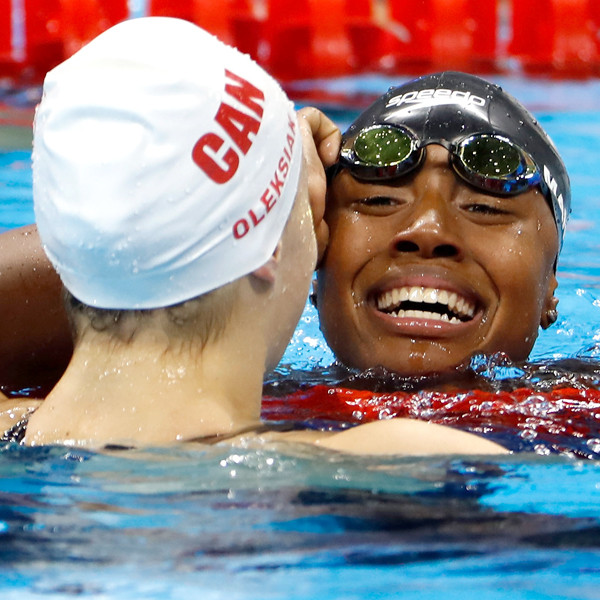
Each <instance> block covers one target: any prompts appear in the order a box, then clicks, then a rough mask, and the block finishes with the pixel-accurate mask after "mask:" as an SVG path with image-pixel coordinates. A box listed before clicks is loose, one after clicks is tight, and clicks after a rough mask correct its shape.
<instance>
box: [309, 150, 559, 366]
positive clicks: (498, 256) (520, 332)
mask: <svg viewBox="0 0 600 600" xmlns="http://www.w3.org/2000/svg"><path fill="white" fill-rule="evenodd" d="M325 219H326V221H327V223H328V225H329V228H330V238H329V245H328V249H327V252H326V254H325V257H324V260H323V262H322V263H321V267H320V270H319V275H318V286H317V306H318V309H319V316H320V320H321V328H322V330H323V333H324V335H325V338H326V339H327V341H328V343H329V344H330V346H331V348H332V350H333V351H334V352H335V354H336V356H337V357H338V358H339V359H340V361H342V362H343V363H345V364H346V365H348V366H351V367H356V368H359V369H366V368H369V367H374V366H379V365H382V366H384V367H386V368H387V369H389V370H392V371H395V372H398V373H402V374H405V375H417V374H425V373H432V372H444V371H447V370H449V369H451V368H453V367H455V366H457V365H459V364H461V363H463V362H464V361H465V360H468V358H469V357H470V356H472V355H473V354H474V353H477V352H484V353H495V352H505V353H506V354H507V355H508V356H509V357H510V358H512V359H513V360H524V359H525V358H527V356H528V355H529V352H530V351H531V348H532V346H533V344H534V342H535V339H536V337H537V333H538V328H539V327H540V325H543V326H547V323H546V322H545V320H544V315H545V313H546V311H547V310H548V309H551V308H554V307H555V303H556V300H555V299H553V292H554V289H555V288H556V285H557V283H556V277H555V274H554V263H555V259H556V255H557V251H558V235H557V231H556V226H555V224H554V219H553V217H552V213H551V210H550V208H549V206H548V204H547V203H546V200H545V199H544V197H543V195H542V193H541V192H540V191H538V190H537V189H532V190H530V191H528V192H525V193H523V194H520V195H518V196H513V197H509V198H506V197H500V196H492V195H488V194H485V193H482V192H479V191H477V190H475V189H473V188H471V187H470V186H468V185H467V184H465V183H463V182H462V181H461V180H459V179H458V178H457V176H456V175H455V174H454V172H453V171H452V170H451V169H450V167H449V165H448V152H447V151H446V150H445V149H444V148H443V147H441V146H438V145H431V146H428V147H427V159H426V161H425V164H424V166H423V167H422V168H421V169H420V170H419V171H418V172H417V173H416V174H412V175H410V176H408V177H405V178H403V179H401V180H397V181H395V182H393V183H392V184H388V185H379V184H369V183H365V182H360V181H358V180H356V179H354V178H353V177H352V176H351V175H350V174H349V173H348V172H345V171H342V172H341V173H340V174H339V175H337V177H336V178H335V180H334V181H333V182H332V185H331V188H330V191H329V196H328V200H327V210H326V215H325ZM407 296H408V300H409V301H410V300H412V302H411V303H409V304H407V303H406V302H407ZM401 302H402V303H401ZM400 303H401V304H400ZM414 310H417V311H424V312H413V311H414ZM398 311H400V312H398ZM407 311H408V312H407ZM442 315H445V316H442Z"/></svg>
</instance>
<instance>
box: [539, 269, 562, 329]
mask: <svg viewBox="0 0 600 600" xmlns="http://www.w3.org/2000/svg"><path fill="white" fill-rule="evenodd" d="M557 287H558V281H557V280H556V275H552V279H551V280H550V282H549V285H548V291H547V293H546V301H545V303H544V308H543V310H542V315H541V318H540V326H541V328H542V329H548V327H550V325H552V324H554V323H556V321H557V319H558V311H557V310H556V307H557V306H558V298H557V297H556V296H555V295H554V292H555V291H556V288H557Z"/></svg>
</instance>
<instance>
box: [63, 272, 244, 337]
mask: <svg viewBox="0 0 600 600" xmlns="http://www.w3.org/2000/svg"><path fill="white" fill-rule="evenodd" d="M238 281H239V280H236V281H233V282H232V283H230V284H227V285H224V286H222V287H220V288H217V289H216V290H213V291H211V292H208V293H206V294H202V295H201V296H198V297H196V298H192V299H191V300H186V301H185V302H180V303H178V304H174V305H172V306H167V307H164V308H156V309H139V310H125V309H106V308H97V307H95V306H90V305H89V304H85V303H84V302H81V300H78V299H77V298H76V297H75V296H73V294H71V293H70V292H69V291H68V290H66V289H64V291H63V296H64V303H65V308H66V312H67V316H68V318H69V322H70V325H71V331H72V334H73V338H74V340H75V342H77V340H78V339H79V338H80V337H81V335H82V334H83V333H84V331H85V330H86V329H87V328H88V327H89V328H91V329H92V330H94V331H96V332H98V333H107V334H109V335H111V336H115V338H116V339H118V340H120V341H122V342H127V341H129V340H130V339H131V337H132V331H136V330H141V329H142V328H143V327H145V326H147V325H150V323H152V324H156V323H157V322H158V321H157V319H158V318H159V317H160V318H161V321H160V323H161V324H162V325H163V328H164V329H165V331H166V333H167V334H168V335H170V336H173V337H183V338H189V339H191V338H194V339H196V340H198V341H199V342H200V343H201V344H202V346H205V345H206V344H207V343H209V342H211V341H216V340H217V339H219V338H220V336H221V335H222V334H223V332H224V331H225V328H226V326H227V324H228V323H229V320H230V318H231V314H232V311H233V306H234V302H235V298H236V296H237V284H238Z"/></svg>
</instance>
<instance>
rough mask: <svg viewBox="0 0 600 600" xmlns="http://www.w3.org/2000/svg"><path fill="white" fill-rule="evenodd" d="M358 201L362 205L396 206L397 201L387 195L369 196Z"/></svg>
mask: <svg viewBox="0 0 600 600" xmlns="http://www.w3.org/2000/svg"><path fill="white" fill-rule="evenodd" d="M360 203H361V204H363V205H364V206H396V205H397V204H398V201H397V200H396V199H395V198H390V197H388V196H370V197H369V198H363V199H362V200H360Z"/></svg>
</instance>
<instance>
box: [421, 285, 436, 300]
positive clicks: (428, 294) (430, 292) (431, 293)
mask: <svg viewBox="0 0 600 600" xmlns="http://www.w3.org/2000/svg"><path fill="white" fill-rule="evenodd" d="M437 301H438V291H437V290H434V289H433V288H425V291H424V292H423V302H427V304H435V303H436V302H437Z"/></svg>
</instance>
